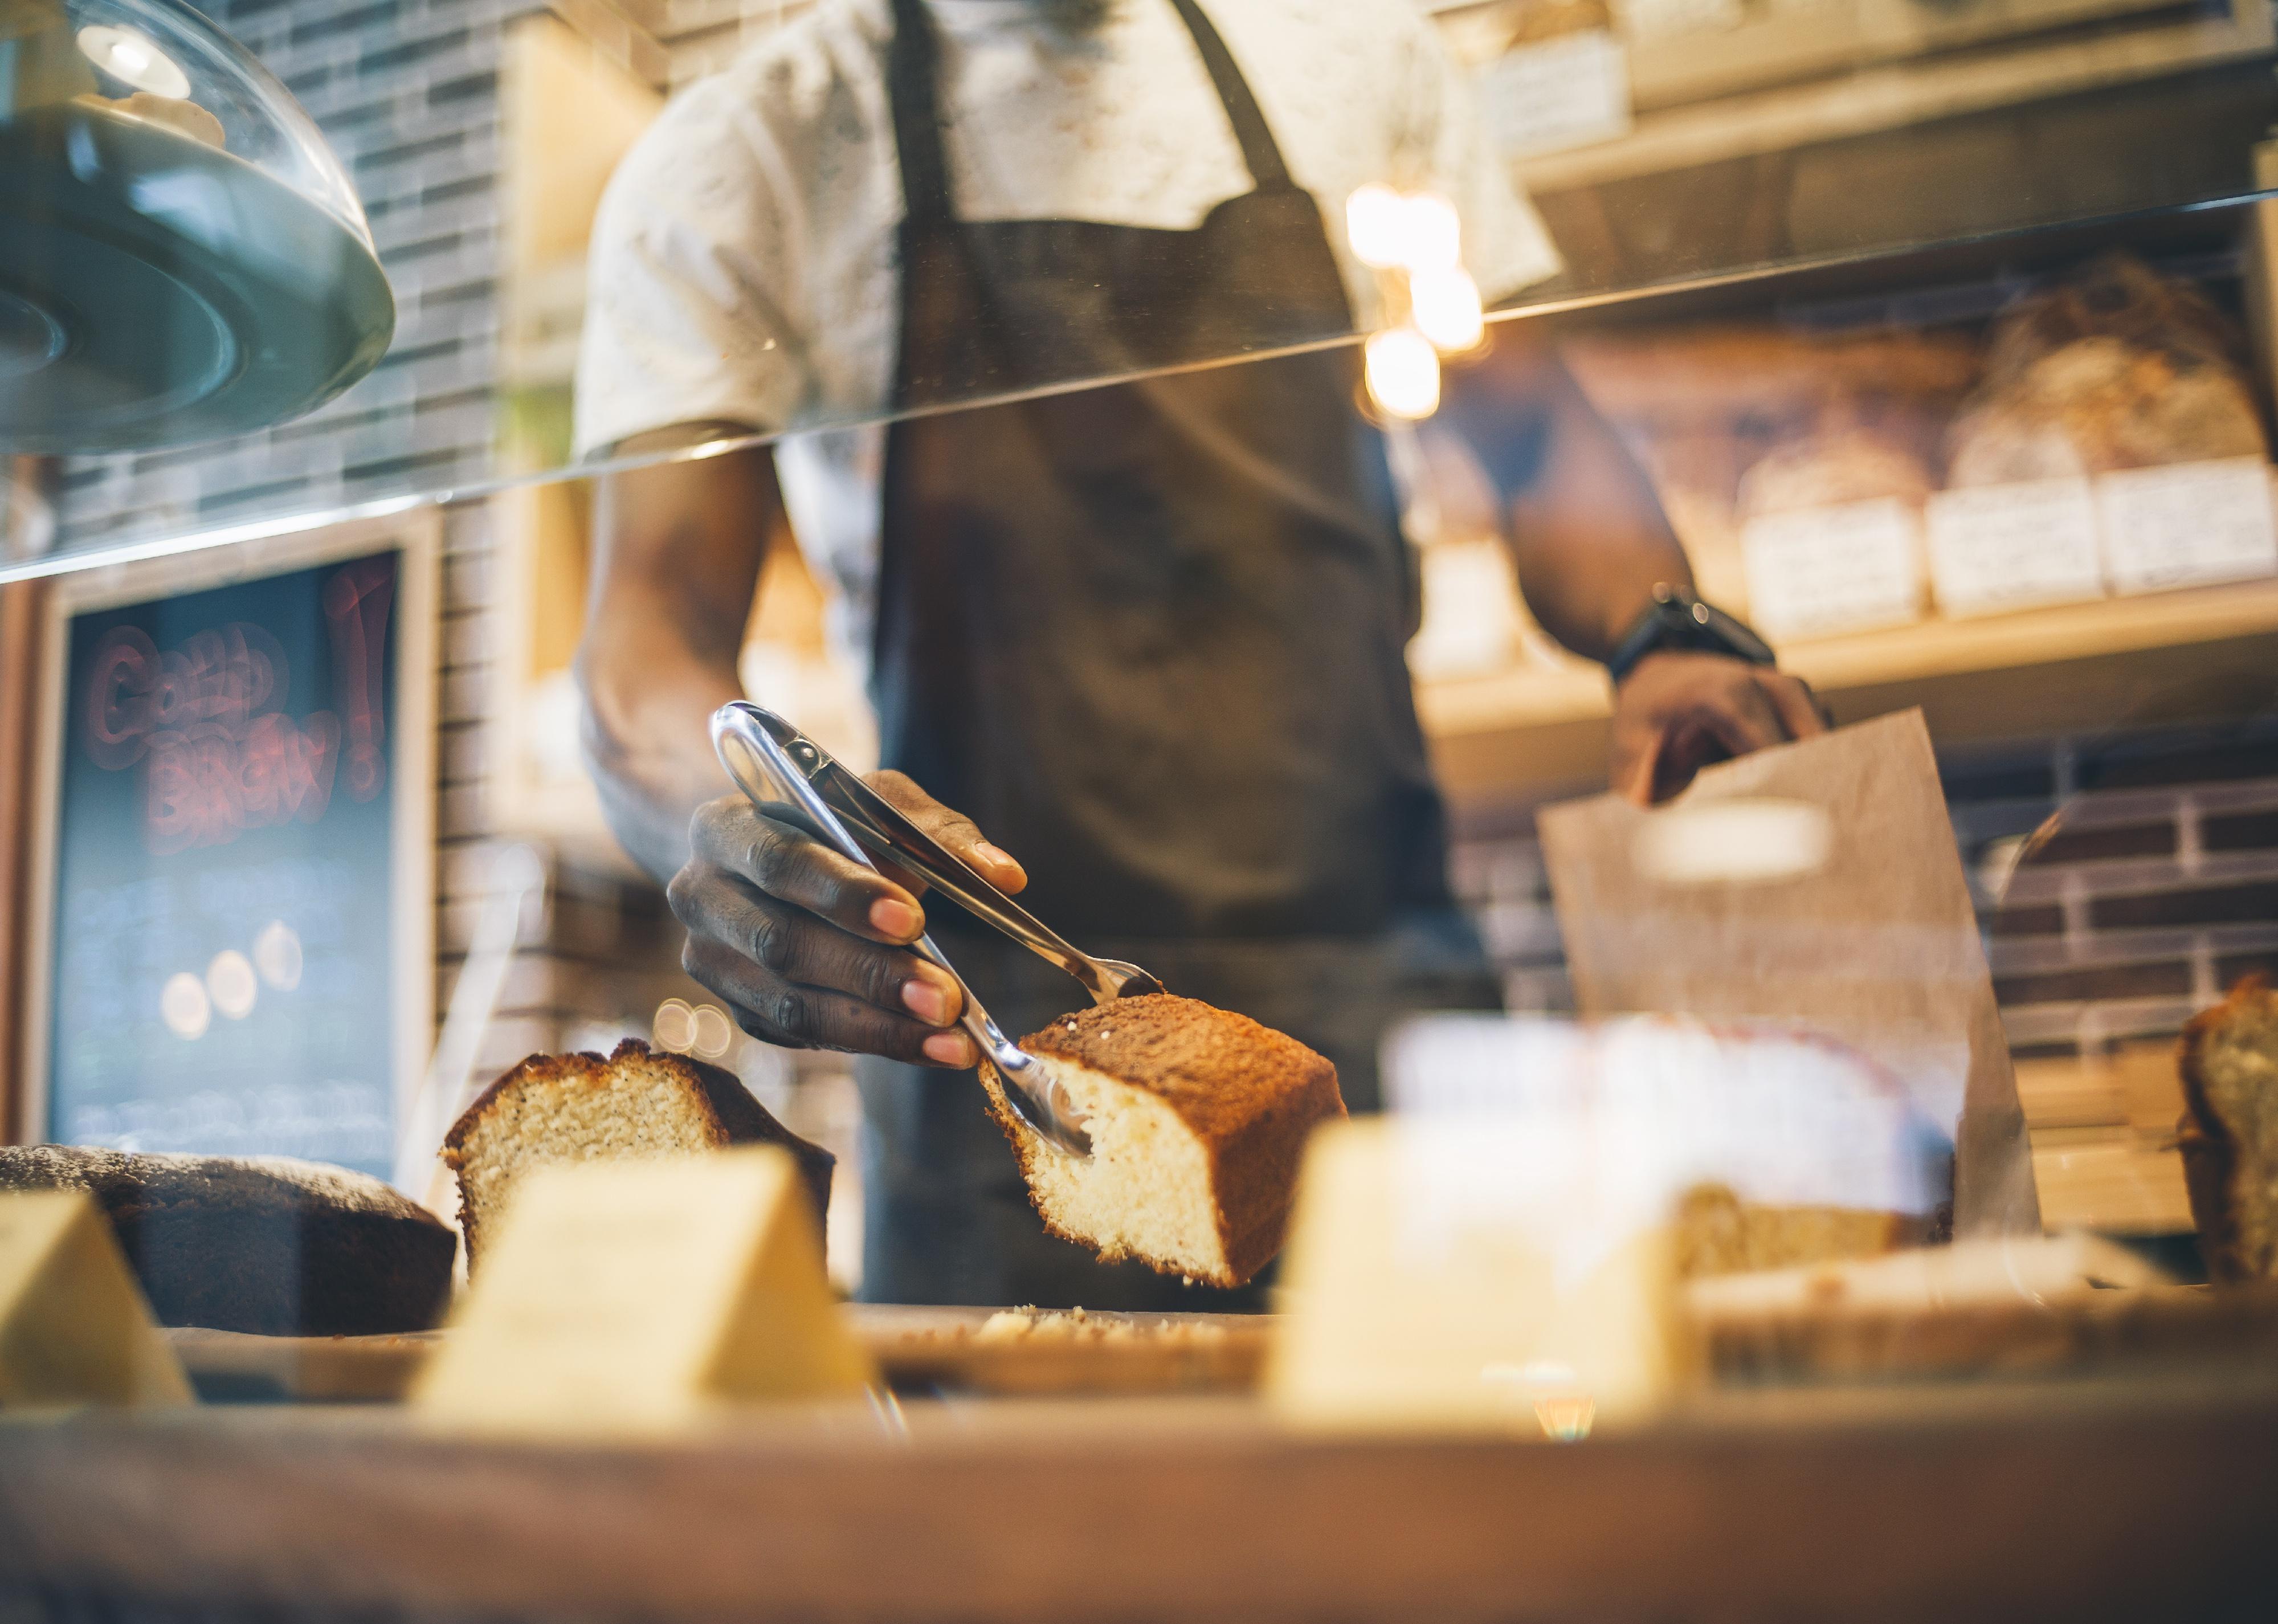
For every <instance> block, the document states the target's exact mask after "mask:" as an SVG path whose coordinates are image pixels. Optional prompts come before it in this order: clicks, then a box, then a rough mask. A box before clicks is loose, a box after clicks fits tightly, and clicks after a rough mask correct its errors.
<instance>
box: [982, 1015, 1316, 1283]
mask: <svg viewBox="0 0 2278 1624" xmlns="http://www.w3.org/2000/svg"><path fill="white" fill-rule="evenodd" d="M1021 1047H1022V1048H1023V1049H1025V1050H1027V1051H1028V1053H1030V1054H1032V1055H1034V1056H1036V1061H1037V1062H1038V1063H1039V1064H1040V1065H1041V1066H1042V1067H1043V1070H1044V1074H1045V1076H1046V1077H1047V1078H1048V1079H1050V1081H1051V1082H1052V1083H1055V1084H1058V1085H1059V1087H1060V1088H1062V1089H1064V1090H1065V1091H1066V1094H1067V1097H1068V1099H1070V1100H1071V1101H1073V1103H1074V1108H1075V1112H1076V1114H1077V1115H1079V1116H1080V1117H1081V1118H1082V1122H1083V1127H1084V1130H1085V1131H1086V1132H1087V1133H1089V1135H1090V1136H1091V1143H1092V1154H1091V1155H1090V1156H1089V1157H1088V1158H1086V1157H1077V1156H1071V1155H1069V1154H1067V1153H1066V1152H1064V1151H1061V1150H1059V1149H1058V1148H1057V1147H1055V1146H1053V1145H1048V1144H1045V1143H1044V1142H1043V1140H1041V1139H1039V1138H1037V1137H1036V1135H1035V1134H1034V1133H1032V1132H1030V1131H1029V1130H1028V1128H1027V1126H1026V1125H1025V1124H1023V1123H1022V1122H1021V1120H1020V1118H1019V1117H1018V1116H1017V1115H1014V1114H1013V1110H1012V1107H1011V1106H1010V1105H1009V1104H1008V1103H1007V1102H1006V1100H1005V1092H1004V1087H1003V1084H1002V1083H1001V1081H1000V1080H999V1078H998V1076H997V1074H996V1072H995V1071H994V1070H993V1069H990V1068H988V1067H986V1066H984V1067H983V1068H982V1082H983V1083H984V1084H986V1086H987V1088H988V1090H989V1099H990V1110H991V1112H992V1113H993V1114H994V1115H995V1116H996V1117H997V1120H998V1123H999V1124H1000V1125H1001V1126H1002V1127H1003V1128H1004V1130H1005V1133H1006V1134H1007V1135H1008V1136H1010V1138H1012V1141H1013V1149H1014V1150H1015V1151H1016V1152H1018V1153H1019V1154H1020V1158H1021V1172H1022V1173H1023V1174H1024V1175H1026V1176H1027V1178H1028V1190H1029V1193H1030V1195H1031V1197H1032V1198H1033V1199H1034V1200H1035V1202H1036V1210H1037V1211H1038V1212H1039V1213H1041V1214H1043V1219H1044V1223H1045V1226H1046V1227H1047V1228H1049V1229H1051V1230H1052V1232H1053V1233H1054V1234H1057V1235H1059V1236H1062V1237H1065V1238H1066V1239H1068V1240H1072V1241H1074V1242H1076V1243H1077V1244H1079V1245H1085V1246H1089V1247H1090V1248H1092V1249H1093V1250H1094V1251H1096V1252H1098V1254H1099V1256H1100V1258H1101V1259H1102V1260H1104V1261H1106V1262H1111V1263H1112V1262H1118V1261H1120V1260H1123V1259H1125V1258H1135V1259H1138V1260H1140V1261H1142V1262H1143V1263H1146V1264H1148V1265H1149V1266H1150V1267H1151V1268H1155V1269H1157V1270H1158V1271H1159V1272H1161V1273H1163V1274H1166V1275H1183V1276H1185V1277H1186V1278H1188V1279H1189V1280H1196V1281H1201V1282H1204V1283H1208V1284H1211V1285H1217V1286H1237V1285H1241V1284H1242V1283H1245V1282H1246V1281H1248V1280H1249V1279H1250V1276H1251V1275H1255V1274H1257V1271H1258V1270H1259V1269H1261V1268H1265V1265H1266V1263H1267V1262H1268V1261H1270V1260H1272V1258H1273V1254H1274V1253H1275V1252H1279V1251H1280V1250H1281V1242H1282V1239H1283V1237H1285V1235H1286V1234H1287V1233H1288V1225H1289V1208H1290V1205H1291V1202H1292V1201H1293V1199H1295V1195H1296V1183H1297V1166H1298V1162H1299V1160H1300V1158H1301V1157H1302V1155H1303V1150H1304V1145H1305V1137H1306V1135H1307V1134H1308V1133H1310V1132H1311V1130H1312V1128H1313V1125H1314V1124H1315V1123H1316V1122H1321V1121H1323V1120H1325V1119H1327V1118H1332V1117H1342V1116H1343V1115H1344V1114H1345V1107H1344V1100H1343V1099H1342V1097H1341V1096H1340V1095H1339V1094H1338V1092H1337V1069H1336V1068H1335V1067H1334V1066H1333V1065H1331V1064H1330V1063H1329V1062H1328V1061H1326V1060H1324V1059H1323V1058H1322V1057H1321V1056H1320V1055H1319V1054H1316V1053H1313V1052H1312V1051H1311V1049H1309V1048H1307V1047H1306V1046H1304V1045H1303V1044H1301V1043H1299V1042H1297V1041H1296V1039H1295V1038H1288V1037H1284V1036H1283V1035H1282V1034H1281V1033H1280V1032H1277V1031H1274V1030H1272V1029H1271V1028H1269V1027H1265V1026H1260V1025H1259V1024H1258V1023H1257V1022H1255V1021H1253V1020H1251V1019H1250V1018H1249V1017H1248V1016H1247V1015H1235V1014H1232V1013H1230V1012H1228V1011H1227V1010H1223V1009H1217V1008H1213V1007H1211V1006H1210V1005H1208V1004H1204V1003H1200V1002H1197V1001H1196V1000H1193V999H1189V998H1177V997H1173V996H1172V995H1170V994H1168V993H1158V994H1155V995H1152V996H1149V997H1143V998H1124V999H1118V1000H1115V1001H1114V1002H1113V1003H1111V1004H1105V1005H1102V1006H1100V1007H1097V1008H1094V1009H1086V1010H1082V1011H1081V1012H1079V1013H1077V1014H1074V1015H1066V1016H1063V1017H1062V1018H1061V1019H1059V1020H1057V1021H1055V1022H1053V1023H1051V1025H1050V1026H1047V1027H1046V1028H1044V1029H1043V1030H1042V1031H1039V1032H1032V1033H1031V1034H1029V1035H1028V1037H1026V1038H1022V1039H1021Z"/></svg>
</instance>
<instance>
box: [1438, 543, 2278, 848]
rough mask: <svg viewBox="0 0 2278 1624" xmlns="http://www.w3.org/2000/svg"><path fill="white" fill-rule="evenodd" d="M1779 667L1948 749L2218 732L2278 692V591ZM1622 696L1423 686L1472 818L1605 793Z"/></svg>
mask: <svg viewBox="0 0 2278 1624" xmlns="http://www.w3.org/2000/svg"><path fill="white" fill-rule="evenodd" d="M1781 661H1782V663H1783V664H1784V665H1785V667H1786V668H1787V669H1788V670H1792V671H1794V672H1795V673H1796V674H1797V675H1799V676H1800V677H1802V678H1804V680H1805V681H1807V682H1808V683H1810V684H1811V685H1812V686H1813V687H1814V688H1815V689H1816V690H1817V691H1818V693H1819V694H1820V696H1821V697H1822V698H1823V699H1824V700H1825V701H1827V703H1828V705H1829V707H1830V708H1831V709H1832V710H1833V711H1834V712H1835V715H1836V717H1837V719H1838V721H1842V722H1858V721H1863V720H1865V719H1866V718H1867V717H1869V716H1881V715H1884V713H1886V712H1889V711H1892V710H1901V709H1906V708H1907V707H1908V706H1911V705H1920V706H1922V707H1923V710H1924V711H1925V713H1926V714H1927V715H1928V716H1929V719H1930V732H1931V734H1932V736H1933V737H1934V738H1936V739H1938V741H1939V743H1941V744H1968V743H1988V742H1991V741H1995V740H1999V739H2022V738H2027V737H2033V736H2046V735H2049V734H2052V733H2066V732H2103V731H2105V730H2107V729H2112V728H2118V727H2123V726H2145V725H2152V724H2162V723H2182V722H2205V721H2219V720H2223V719H2226V718H2228V717H2232V716H2240V715H2243V714H2245V713H2247V712H2249V711H2251V710H2253V709H2259V708H2260V707H2261V706H2263V705H2265V704H2267V702H2268V701H2269V700H2270V698H2271V697H2272V695H2273V693H2274V692H2278V579H2270V580H2259V581H2248V582H2242V583H2236V584H2233V585H2229V586H2206V587H2197V588H2192V589H2190V590H2187V591H2182V592H2172V593H2162V594H2156V595H2153V596H2148V597H2141V598H2108V599H2105V600H2103V601H2098V602H2094V603H2078V604H2068V605H2064V606H2062V607H2059V608H2052V609H2032V610H2027V611H2023V612H2021V613H2017V614H2014V615H2002V616H1991V617H1984V618H1982V619H1972V620H1930V621H1924V622H1922V623H1921V624H1915V625H1911V626H1902V627H1898V628H1895V629H1892V630H1890V631H1885V632H1861V633H1858V634H1855V635H1854V636H1849V637H1843V638H1830V639H1825V640H1817V641H1813V642H1800V643H1794V644H1791V645H1789V646H1787V647H1785V648H1783V649H1782V650H1781ZM1611 697H1612V696H1611V690H1610V689H1609V686H1608V685H1607V682H1606V678H1605V673H1604V672H1603V671H1601V670H1599V669H1598V668H1597V667H1595V666H1593V665H1586V664H1584V663H1580V662H1579V661H1578V662H1575V663H1571V664H1562V665H1558V666H1544V667H1532V668H1526V669H1520V670H1510V671H1506V672H1502V673H1499V674H1497V675H1495V676H1492V677H1485V678H1473V679H1470V680H1466V681H1461V682H1443V683H1434V684H1430V685H1425V686H1419V687H1418V691H1417V703H1418V709H1420V711H1421V713H1422V716H1423V719H1424V727H1425V731H1426V733H1427V734H1428V735H1429V736H1430V738H1431V739H1432V744H1433V754H1434V756H1435V758H1436V759H1437V761H1438V763H1439V767H1440V771H1441V780H1442V782H1443V783H1444V784H1445V785H1446V786H1447V788H1448V790H1449V794H1450V795H1451V796H1452V797H1453V798H1454V799H1455V800H1456V801H1457V803H1458V804H1459V805H1461V804H1464V803H1467V802H1468V803H1472V804H1494V803H1518V802H1528V801H1536V800H1541V799H1547V798H1548V797H1549V796H1552V795H1556V794H1563V793H1585V792H1587V791H1588V790H1590V789H1592V788H1594V787H1597V786H1599V785H1602V783H1603V780H1604V776H1605V759H1606V749H1607V724H1608V718H1609V715H1610V713H1611Z"/></svg>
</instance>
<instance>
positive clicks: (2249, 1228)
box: [2181, 976, 2278, 1280]
mask: <svg viewBox="0 0 2278 1624" xmlns="http://www.w3.org/2000/svg"><path fill="white" fill-rule="evenodd" d="M2182 1073H2183V1103H2184V1112H2183V1119H2182V1134H2181V1148H2182V1153H2183V1180H2184V1183H2185V1184H2187V1185H2188V1186H2189V1187H2190V1196H2191V1216H2192V1217H2193V1218H2194V1219H2195V1220H2196V1221H2197V1222H2198V1226H2199V1251H2200V1253H2201V1254H2202V1255H2203V1256H2204V1257H2205V1260H2206V1266H2207V1274H2208V1275H2210V1276H2211V1277H2212V1278H2213V1279H2216V1280H2267V1279H2273V1278H2278V992H2272V991H2271V990H2270V986H2269V984H2268V983H2267V982H2266V981H2264V980H2263V978H2262V977H2259V976H2251V977H2248V978H2247V979H2245V980H2244V981H2242V982H2240V983H2239V984H2238V985H2237V986H2236V987H2234V988H2232V989H2231V993H2230V996H2229V997H2228V999H2225V1000H2223V1001H2222V1002H2221V1003H2220V1004H2218V1005H2216V1006H2215V1007H2213V1008H2212V1009H2209V1010H2207V1011H2205V1013H2203V1014H2201V1015H2198V1017H2196V1018H2195V1019H2194V1020H2193V1021H2192V1022H2191V1023H2190V1025H2189V1026H2188V1027H2186V1028H2185V1029H2184V1030H2183V1052H2182Z"/></svg>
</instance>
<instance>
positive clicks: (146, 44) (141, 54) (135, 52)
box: [79, 23, 190, 102]
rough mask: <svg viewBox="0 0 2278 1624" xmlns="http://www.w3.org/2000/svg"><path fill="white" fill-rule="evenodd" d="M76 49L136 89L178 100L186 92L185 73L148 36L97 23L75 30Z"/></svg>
mask: <svg viewBox="0 0 2278 1624" xmlns="http://www.w3.org/2000/svg"><path fill="white" fill-rule="evenodd" d="M79 48H80V52H81V54H83V55H84V56H85V57H87V59H88V61H89V62H92V63H94V64H95V65H96V66H97V67H99V68H101V69H102V70H103V72H104V73H108V74H110V75H111V77H112V78H113V79H117V80H124V81H125V82H126V83H127V84H130V85H132V86H134V88H136V89H137V90H148V91H149V93H150V94H151V95H153V96H167V97H170V98H172V100H174V101H177V102H180V101H183V100H186V99H187V97H188V96H189V94H190V79H189V75H188V74H187V73H183V72H182V70H181V69H180V67H179V66H177V65H175V62H174V59H173V58H172V57H169V56H168V55H166V53H165V52H164V51H163V50H159V49H158V48H157V46H156V45H153V44H152V43H151V42H150V41H149V38H148V37H147V36H145V35H143V34H138V33H136V32H135V31H134V29H132V28H114V27H111V26H110V25H109V24H107V23H98V24H95V25H93V26H91V27H85V28H81V29H80V31H79Z"/></svg>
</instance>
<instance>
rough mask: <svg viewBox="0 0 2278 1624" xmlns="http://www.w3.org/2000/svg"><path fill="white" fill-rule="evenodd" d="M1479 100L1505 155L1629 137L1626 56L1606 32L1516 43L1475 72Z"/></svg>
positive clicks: (1591, 30) (1489, 128)
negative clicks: (1618, 136) (1617, 137)
mask: <svg viewBox="0 0 2278 1624" xmlns="http://www.w3.org/2000/svg"><path fill="white" fill-rule="evenodd" d="M1479 105H1480V107H1481V108H1482V109H1483V110H1484V111H1485V113H1486V116H1487V132H1488V134H1489V136H1490V138H1491V139H1492V140H1493V141H1494V144H1495V148H1496V149H1497V150H1498V151H1500V152H1502V154H1503V155H1504V156H1505V157H1525V156H1527V155H1528V154H1530V153H1539V152H1557V151H1562V150H1563V149H1566V148H1568V147H1579V146H1585V145H1586V144H1588V143H1589V142H1594V141H1609V140H1611V139H1612V138H1613V137H1615V136H1617V135H1625V134H1628V133H1629V127H1630V64H1629V56H1628V53H1627V52H1626V51H1624V50H1623V48H1622V42H1620V41H1619V40H1617V39H1616V38H1615V37H1614V35H1613V33H1612V31H1611V30H1610V29H1606V28H1589V29H1585V30H1582V31H1580V32H1579V33H1575V34H1559V35H1558V36H1556V38H1553V39H1548V40H1544V41H1541V42H1539V43H1530V44H1525V45H1518V46H1514V47H1513V48H1512V49H1511V50H1509V51H1506V52H1505V53H1504V54H1503V55H1502V56H1500V57H1496V58H1495V59H1494V61H1493V62H1490V63H1489V64H1487V66H1485V67H1484V68H1481V69H1480V70H1479Z"/></svg>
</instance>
